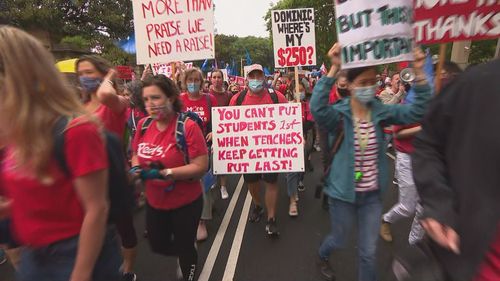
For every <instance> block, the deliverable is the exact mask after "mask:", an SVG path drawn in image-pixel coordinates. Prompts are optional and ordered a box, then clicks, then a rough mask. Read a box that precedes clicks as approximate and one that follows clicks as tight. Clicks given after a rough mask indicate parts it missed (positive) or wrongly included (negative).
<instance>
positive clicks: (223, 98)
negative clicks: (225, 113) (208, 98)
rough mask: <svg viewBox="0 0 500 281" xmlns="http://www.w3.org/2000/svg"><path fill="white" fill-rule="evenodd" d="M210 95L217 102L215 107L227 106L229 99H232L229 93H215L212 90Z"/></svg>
mask: <svg viewBox="0 0 500 281" xmlns="http://www.w3.org/2000/svg"><path fill="white" fill-rule="evenodd" d="M210 94H211V95H212V96H214V97H215V99H216V100H217V105H214V107H215V106H228V105H229V102H230V101H231V98H232V97H233V94H232V93H231V92H227V91H226V92H222V93H219V92H216V91H214V90H213V89H212V90H210Z"/></svg>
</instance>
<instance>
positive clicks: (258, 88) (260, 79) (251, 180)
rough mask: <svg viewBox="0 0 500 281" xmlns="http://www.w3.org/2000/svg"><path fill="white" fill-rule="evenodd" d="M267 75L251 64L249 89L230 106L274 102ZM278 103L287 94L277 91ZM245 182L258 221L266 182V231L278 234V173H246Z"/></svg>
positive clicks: (260, 67) (283, 100) (248, 76)
mask: <svg viewBox="0 0 500 281" xmlns="http://www.w3.org/2000/svg"><path fill="white" fill-rule="evenodd" d="M264 83H265V75H264V71H263V69H262V66H261V65H259V64H254V65H251V66H250V69H249V71H248V74H247V86H248V91H243V92H241V93H239V94H237V95H235V96H234V97H233V98H232V99H231V102H230V104H229V105H230V106H234V105H258V104H273V103H274V102H273V98H272V97H271V94H270V93H269V90H268V89H266V88H265V87H264ZM243 93H245V96H244V99H243V101H242V102H241V104H238V97H239V96H240V95H242V94H243ZM275 94H276V96H277V98H278V103H287V102H288V101H287V100H286V98H285V96H283V95H282V94H281V93H279V92H275ZM243 177H244V179H245V183H246V184H247V186H248V189H249V190H250V194H251V195H252V199H253V203H254V206H253V210H252V212H251V214H250V217H249V221H250V222H258V221H259V220H260V218H261V217H262V215H263V214H264V209H263V208H262V200H261V198H260V192H259V191H260V180H261V179H262V180H263V181H264V182H265V186H266V195H265V196H266V199H265V202H266V208H267V225H266V231H267V234H268V235H278V234H279V233H278V227H277V225H276V202H277V200H278V174H276V173H274V174H245V175H243Z"/></svg>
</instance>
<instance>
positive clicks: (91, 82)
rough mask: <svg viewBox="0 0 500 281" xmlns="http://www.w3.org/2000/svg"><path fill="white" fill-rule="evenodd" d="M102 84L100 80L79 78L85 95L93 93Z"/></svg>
mask: <svg viewBox="0 0 500 281" xmlns="http://www.w3.org/2000/svg"><path fill="white" fill-rule="evenodd" d="M101 83H102V78H92V77H83V76H82V77H80V85H82V90H83V91H84V92H85V93H94V92H95V91H97V89H98V88H99V86H100V85H101Z"/></svg>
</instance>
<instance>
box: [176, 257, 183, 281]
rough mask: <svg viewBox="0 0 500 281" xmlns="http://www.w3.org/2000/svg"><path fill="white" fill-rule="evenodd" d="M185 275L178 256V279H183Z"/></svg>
mask: <svg viewBox="0 0 500 281" xmlns="http://www.w3.org/2000/svg"><path fill="white" fill-rule="evenodd" d="M183 279H184V276H182V270H181V265H180V263H179V258H177V280H183Z"/></svg>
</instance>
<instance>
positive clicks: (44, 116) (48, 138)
mask: <svg viewBox="0 0 500 281" xmlns="http://www.w3.org/2000/svg"><path fill="white" fill-rule="evenodd" d="M0 112H1V113H2V120H1V121H0V122H2V130H4V132H3V133H4V134H5V136H6V142H7V145H9V146H10V147H11V148H12V149H13V155H14V160H15V162H16V167H18V168H21V167H22V168H23V170H25V169H26V168H28V169H29V170H28V171H27V172H29V173H32V174H34V175H35V176H36V177H37V178H38V179H44V178H45V179H46V178H47V176H48V173H47V172H48V170H47V169H48V168H47V167H48V164H49V162H50V159H51V155H52V151H53V142H54V137H53V134H54V132H53V128H54V124H55V121H56V120H57V119H58V118H59V117H61V116H66V117H69V118H73V117H75V116H76V115H84V114H85V110H84V108H83V106H82V104H81V103H80V101H79V100H78V96H77V95H76V93H74V92H73V91H72V90H71V88H70V87H69V85H68V84H67V83H65V82H64V80H63V77H62V75H61V74H60V73H59V71H57V69H56V67H55V65H54V58H53V56H52V55H51V54H50V53H49V51H48V50H47V49H45V47H43V45H42V44H41V43H40V42H39V41H37V40H36V39H35V38H34V37H32V36H31V35H29V34H27V33H26V32H24V31H22V30H19V29H17V28H13V27H8V26H0Z"/></svg>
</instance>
